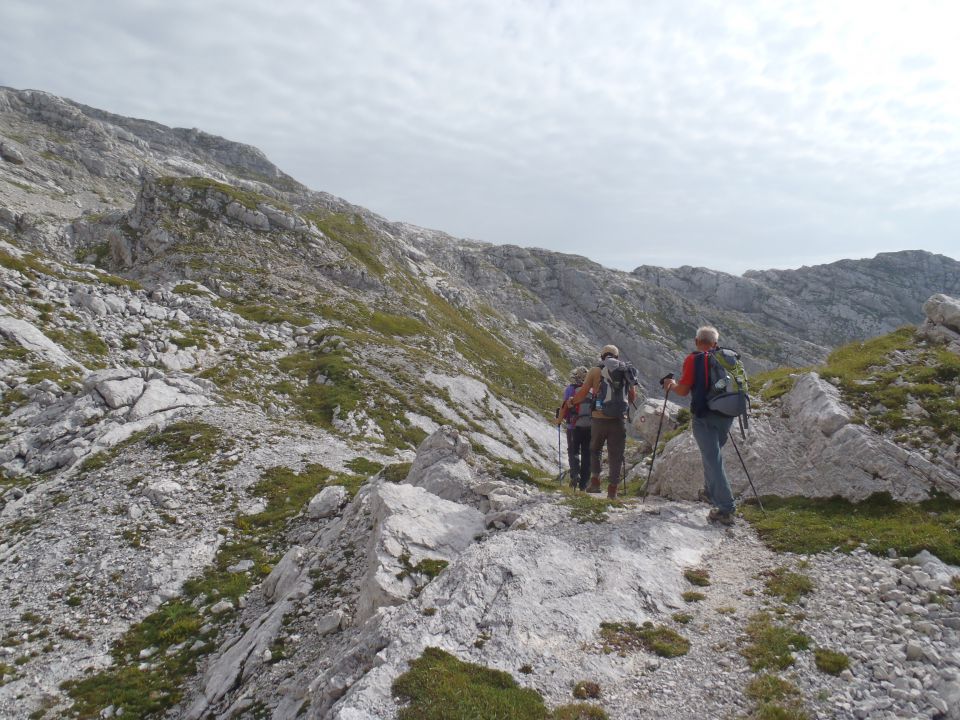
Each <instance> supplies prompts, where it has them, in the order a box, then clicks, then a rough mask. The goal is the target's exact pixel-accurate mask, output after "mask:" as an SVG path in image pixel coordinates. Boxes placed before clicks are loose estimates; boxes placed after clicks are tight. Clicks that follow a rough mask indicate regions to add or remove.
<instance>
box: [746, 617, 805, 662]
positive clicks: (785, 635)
mask: <svg viewBox="0 0 960 720" xmlns="http://www.w3.org/2000/svg"><path fill="white" fill-rule="evenodd" d="M745 632H746V635H745V636H744V638H743V641H744V644H743V646H742V647H741V649H740V654H741V655H743V656H744V657H745V658H746V659H747V662H749V663H750V669H751V670H753V671H754V672H759V671H761V670H767V669H775V670H783V669H785V668H788V667H790V666H791V665H793V663H794V656H793V653H794V652H795V651H797V650H806V649H807V648H808V647H809V646H810V639H809V638H808V637H807V636H806V635H804V634H803V633H800V632H797V631H796V630H794V629H793V628H790V627H787V626H786V625H780V624H778V623H776V622H775V621H774V620H773V618H772V616H771V615H770V614H769V613H767V612H760V613H756V614H755V615H752V616H751V617H750V620H749V621H748V622H747V626H746V629H745Z"/></svg>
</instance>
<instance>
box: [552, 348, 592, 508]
mask: <svg viewBox="0 0 960 720" xmlns="http://www.w3.org/2000/svg"><path fill="white" fill-rule="evenodd" d="M586 377H587V369H586V368H585V367H583V366H580V367H578V368H576V369H574V371H573V372H572V373H570V384H569V385H567V387H566V388H565V389H564V391H563V405H561V406H560V418H561V421H562V420H564V419H565V420H566V423H567V460H568V461H569V463H570V487H572V488H578V489H580V490H585V489H586V487H587V480H588V479H589V478H590V427H591V425H592V424H593V419H592V418H591V417H590V413H591V403H590V398H589V397H588V398H587V399H586V400H584V401H583V402H582V403H580V404H579V405H573V404H572V403H571V402H570V398H572V397H573V396H574V394H575V393H576V392H577V390H579V389H580V387H581V386H582V385H583V381H584V380H585V379H586Z"/></svg>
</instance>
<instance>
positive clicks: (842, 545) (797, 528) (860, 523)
mask: <svg viewBox="0 0 960 720" xmlns="http://www.w3.org/2000/svg"><path fill="white" fill-rule="evenodd" d="M764 507H765V508H766V512H765V513H763V512H761V511H760V510H759V509H758V508H756V507H754V506H753V505H747V504H745V505H742V506H741V512H742V514H743V516H744V517H745V518H746V519H747V520H748V521H749V522H750V523H751V524H753V526H754V527H755V528H756V530H757V532H758V533H759V535H760V537H761V538H762V539H763V541H764V542H765V543H766V544H767V545H768V546H769V547H770V548H772V549H773V550H777V551H780V552H794V553H803V554H806V553H817V552H826V551H828V550H832V549H833V548H839V549H840V550H843V551H847V552H849V551H851V550H853V549H854V548H856V547H858V546H859V545H861V544H865V545H866V547H867V549H868V550H869V551H870V552H872V553H875V554H877V555H881V554H884V553H885V552H886V551H887V549H888V548H893V549H895V550H896V551H897V552H898V553H899V554H900V555H904V556H913V555H915V554H916V553H918V552H920V551H921V550H928V551H930V552H931V553H933V554H934V555H936V556H937V557H939V558H940V559H941V560H943V561H944V562H946V563H950V564H952V565H956V564H960V532H958V529H960V501H957V500H952V499H950V498H948V497H945V496H937V497H933V498H930V499H928V500H924V501H923V502H920V503H916V504H910V503H901V502H897V501H895V500H893V499H892V498H891V497H890V495H889V493H877V494H875V495H872V496H870V497H869V498H868V499H866V500H864V501H863V502H861V503H856V504H854V503H851V502H850V501H848V500H845V499H843V498H837V497H835V498H829V499H819V498H773V497H765V498H764Z"/></svg>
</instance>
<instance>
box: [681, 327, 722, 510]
mask: <svg viewBox="0 0 960 720" xmlns="http://www.w3.org/2000/svg"><path fill="white" fill-rule="evenodd" d="M719 340H720V333H719V332H717V329H716V328H715V327H711V326H709V325H706V326H704V327H701V328H700V329H698V330H697V336H696V338H695V340H694V342H695V343H696V346H697V350H696V352H692V353H690V354H689V355H687V357H686V359H685V360H684V361H683V372H682V373H681V374H680V380H679V381H677V380H674V379H673V378H667V379H666V380H664V382H663V388H664V390H666V391H667V392H669V391H671V390H672V391H673V392H675V393H676V394H677V395H681V396H686V395H690V394H691V393H693V394H692V395H691V397H690V413H691V414H692V415H693V419H692V421H691V424H692V426H693V437H694V439H695V440H696V441H697V447H699V448H700V456H701V457H702V458H703V482H704V490H705V491H706V495H707V499H708V500H709V501H710V502H711V503H712V504H713V509H711V510H710V513H709V514H708V515H707V519H708V520H710V521H711V522H718V523H721V524H723V525H733V522H734V520H733V513H734V510H735V509H736V508H735V506H734V502H733V493H732V492H731V491H730V481H729V480H727V474H726V473H725V472H724V470H723V457H722V456H721V454H720V450H721V448H723V446H724V444H725V443H726V442H727V437H728V436H729V434H730V426H731V425H732V424H733V418H732V417H727V416H726V415H721V414H719V413H716V412H713V411H712V410H710V409H709V408H708V407H707V391H708V389H709V388H708V385H709V377H710V372H709V367H708V355H709V354H710V352H711V351H714V350H716V349H717V343H718V342H719Z"/></svg>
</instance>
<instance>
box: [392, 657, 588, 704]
mask: <svg viewBox="0 0 960 720" xmlns="http://www.w3.org/2000/svg"><path fill="white" fill-rule="evenodd" d="M392 691H393V694H394V696H396V697H397V698H399V699H400V700H401V702H403V703H405V705H404V706H403V707H401V709H400V712H399V713H398V714H397V719H398V720H479V719H480V718H484V719H485V720H606V718H607V714H606V712H604V710H603V709H602V708H600V707H599V706H596V705H589V704H585V703H574V704H571V705H564V706H561V707H558V708H555V709H554V710H553V711H550V710H548V709H547V707H546V705H545V704H544V701H543V697H542V696H541V695H540V693H538V692H537V691H536V690H532V689H529V688H522V687H520V686H519V685H518V684H517V681H516V680H515V679H514V678H513V676H511V675H510V674H509V673H505V672H502V671H500V670H493V669H491V668H487V667H484V666H483V665H477V664H475V663H468V662H463V661H462V660H459V659H458V658H456V657H455V656H453V655H451V654H450V653H448V652H446V651H444V650H441V649H440V648H436V647H428V648H426V649H425V650H424V651H423V654H422V655H421V656H420V657H419V658H417V659H415V660H413V661H412V662H411V663H410V668H409V670H407V671H406V672H405V673H403V674H402V675H400V676H399V677H397V679H396V680H394V682H393V686H392Z"/></svg>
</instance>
